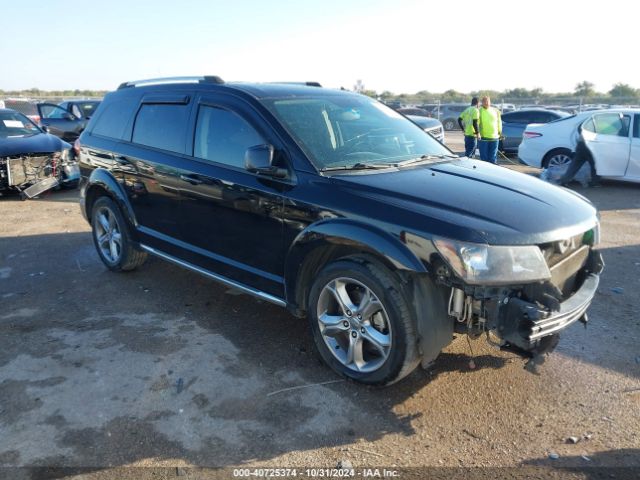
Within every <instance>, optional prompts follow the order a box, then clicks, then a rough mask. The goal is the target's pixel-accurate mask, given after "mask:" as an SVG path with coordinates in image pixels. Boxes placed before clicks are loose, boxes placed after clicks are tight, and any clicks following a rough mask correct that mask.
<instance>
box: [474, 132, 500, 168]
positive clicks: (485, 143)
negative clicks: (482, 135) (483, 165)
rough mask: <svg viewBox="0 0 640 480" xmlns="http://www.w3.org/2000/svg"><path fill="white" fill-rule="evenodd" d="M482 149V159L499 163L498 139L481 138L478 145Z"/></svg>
mask: <svg viewBox="0 0 640 480" xmlns="http://www.w3.org/2000/svg"><path fill="white" fill-rule="evenodd" d="M478 148H479V149H480V160H484V161H485V162H491V163H498V139H497V138H496V139H495V140H484V139H482V140H480V143H479V145H478Z"/></svg>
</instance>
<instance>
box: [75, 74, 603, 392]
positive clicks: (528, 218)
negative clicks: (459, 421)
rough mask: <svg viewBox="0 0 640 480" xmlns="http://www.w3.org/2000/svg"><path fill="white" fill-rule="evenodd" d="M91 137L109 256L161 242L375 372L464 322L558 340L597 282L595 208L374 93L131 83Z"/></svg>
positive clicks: (121, 267) (93, 186)
mask: <svg viewBox="0 0 640 480" xmlns="http://www.w3.org/2000/svg"><path fill="white" fill-rule="evenodd" d="M79 143H80V167H81V171H82V176H83V186H82V199H81V206H82V211H83V213H84V215H85V216H86V218H87V219H88V221H89V222H90V223H91V226H92V229H93V239H94V243H95V246H96V248H97V251H98V253H99V255H100V258H101V259H102V261H103V262H104V264H105V265H106V266H107V267H108V268H110V269H111V270H115V271H127V270H132V269H134V268H136V267H139V266H140V265H141V264H142V263H143V262H144V260H145V256H146V255H147V254H148V253H151V254H154V255H157V256H159V257H161V258H164V259H166V260H168V261H171V262H174V263H176V264H178V265H181V266H183V267H186V268H188V269H191V270H194V271H196V272H198V273H201V274H203V275H206V276H207V277H210V278H212V279H214V280H217V281H219V282H222V283H224V284H226V285H231V286H233V287H235V288H238V289H241V290H243V291H244V292H246V293H249V294H252V295H255V296H257V297H260V298H262V299H265V300H268V301H270V302H273V303H275V304H277V305H281V306H283V307H287V308H288V309H289V310H290V311H291V312H292V313H293V314H294V315H296V316H299V317H305V316H307V317H308V318H309V319H310V322H311V329H312V331H313V335H314V338H315V343H316V345H317V347H318V350H319V352H320V355H321V356H322V358H323V359H324V360H325V361H326V363H328V364H329V365H330V366H331V367H332V368H333V369H334V370H336V371H337V372H339V373H341V374H343V375H346V376H348V377H350V378H352V379H355V380H358V381H361V382H365V383H370V384H389V383H392V382H394V381H397V380H399V379H400V378H402V377H403V376H405V375H407V374H408V373H409V372H411V371H412V370H413V369H414V368H415V367H416V365H418V364H419V363H420V362H422V364H423V365H425V366H426V365H428V364H430V363H431V362H432V361H433V360H434V359H435V358H436V357H437V356H438V354H439V352H440V351H441V349H442V348H443V347H445V346H446V345H447V344H448V343H449V342H450V341H451V339H452V337H453V332H454V330H455V331H458V332H465V333H467V334H468V335H471V336H478V335H480V334H483V333H487V335H489V333H492V334H493V341H494V342H499V343H500V344H501V345H503V346H509V347H511V348H513V349H518V350H519V351H526V352H528V353H529V354H541V353H543V352H547V351H549V350H550V349H551V348H552V347H553V346H554V345H555V343H556V342H557V333H558V332H559V331H560V330H561V329H563V328H565V327H566V326H567V325H569V324H571V323H572V322H574V321H576V320H582V321H586V319H587V317H586V313H585V312H586V310H587V307H588V306H589V304H590V303H591V300H592V298H593V296H594V294H595V292H596V288H597V286H598V279H599V273H600V271H601V270H602V260H601V257H600V255H599V253H597V251H596V250H594V249H593V247H594V245H596V244H597V242H598V237H599V224H598V217H597V212H596V209H595V208H594V207H593V206H592V205H591V204H590V203H588V202H587V201H585V200H584V199H583V198H582V197H580V196H579V195H577V194H575V193H573V192H571V191H569V190H565V189H562V188H559V187H555V186H553V185H550V184H547V183H545V182H542V181H540V180H538V179H535V178H533V177H530V176H527V175H524V174H521V173H518V172H514V171H512V170H508V169H505V168H502V167H499V166H495V165H492V164H490V163H486V162H478V161H473V160H469V159H466V158H457V157H456V156H455V155H453V154H452V153H451V151H450V150H448V149H447V148H446V147H444V146H443V145H441V144H440V143H439V142H437V141H436V140H435V139H433V137H431V136H430V135H428V134H426V133H425V132H424V131H423V130H422V129H421V128H420V127H418V126H417V125H415V124H414V123H412V122H411V121H409V120H407V119H406V118H405V117H404V116H402V115H400V114H398V113H396V112H394V111H393V110H392V109H390V108H388V107H386V106H384V105H383V104H381V103H379V102H376V101H374V100H372V99H370V98H368V97H366V96H363V95H358V94H354V93H349V92H344V91H337V90H329V89H324V88H318V87H308V86H299V85H289V84H287V85H285V84H246V83H227V84H225V83H224V82H222V81H221V80H220V79H219V78H218V77H201V78H181V79H174V80H171V81H167V80H166V79H158V80H149V81H146V82H136V83H125V84H122V85H121V86H120V87H119V88H118V90H117V91H116V92H113V93H110V94H108V95H107V96H106V97H105V99H104V101H103V103H102V104H101V105H100V106H99V107H98V110H97V111H96V114H95V115H94V116H93V117H92V119H91V121H90V123H89V125H88V127H87V129H86V130H85V131H84V132H83V133H82V135H81V137H80V139H79Z"/></svg>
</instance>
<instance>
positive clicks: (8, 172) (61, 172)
mask: <svg viewBox="0 0 640 480" xmlns="http://www.w3.org/2000/svg"><path fill="white" fill-rule="evenodd" d="M70 149H71V145H69V144H68V143H66V142H64V141H62V140H61V139H59V138H58V137H56V136H54V135H50V134H48V133H47V132H46V128H41V127H39V126H37V125H36V124H35V123H33V122H32V121H31V120H30V119H28V118H27V117H26V116H25V115H23V114H22V113H19V112H16V111H14V110H11V109H0V195H1V194H2V192H3V191H8V190H14V191H18V192H20V193H21V195H22V196H23V198H33V197H35V196H37V195H39V194H41V193H43V192H45V191H47V190H50V189H52V188H55V187H58V186H62V187H68V188H74V187H76V186H77V185H78V180H79V178H80V171H79V169H78V164H77V162H76V161H74V160H71V159H70Z"/></svg>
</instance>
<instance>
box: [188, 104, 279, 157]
mask: <svg viewBox="0 0 640 480" xmlns="http://www.w3.org/2000/svg"><path fill="white" fill-rule="evenodd" d="M265 143H267V142H266V141H265V140H264V139H263V138H262V136H261V135H260V134H259V133H258V132H257V131H256V130H255V129H254V128H253V127H252V126H251V125H250V124H249V123H248V122H247V121H246V120H244V119H243V118H242V117H240V116H239V115H237V114H235V113H233V112H230V111H229V110H224V109H222V108H217V107H211V106H207V105H201V106H200V110H199V111H198V121H197V124H196V132H195V139H194V145H193V156H194V157H197V158H201V159H204V160H210V161H212V162H217V163H223V164H225V165H229V166H231V167H236V168H242V169H244V154H245V152H246V151H247V148H249V147H254V146H256V145H263V144H265Z"/></svg>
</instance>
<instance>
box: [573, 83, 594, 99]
mask: <svg viewBox="0 0 640 480" xmlns="http://www.w3.org/2000/svg"><path fill="white" fill-rule="evenodd" d="M594 86H595V85H594V84H593V83H591V82H587V81H586V80H585V81H583V82H580V83H578V84H577V85H576V89H575V91H574V93H575V94H576V95H577V96H579V97H593V96H595V94H596V91H595V89H594V88H593V87H594Z"/></svg>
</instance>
